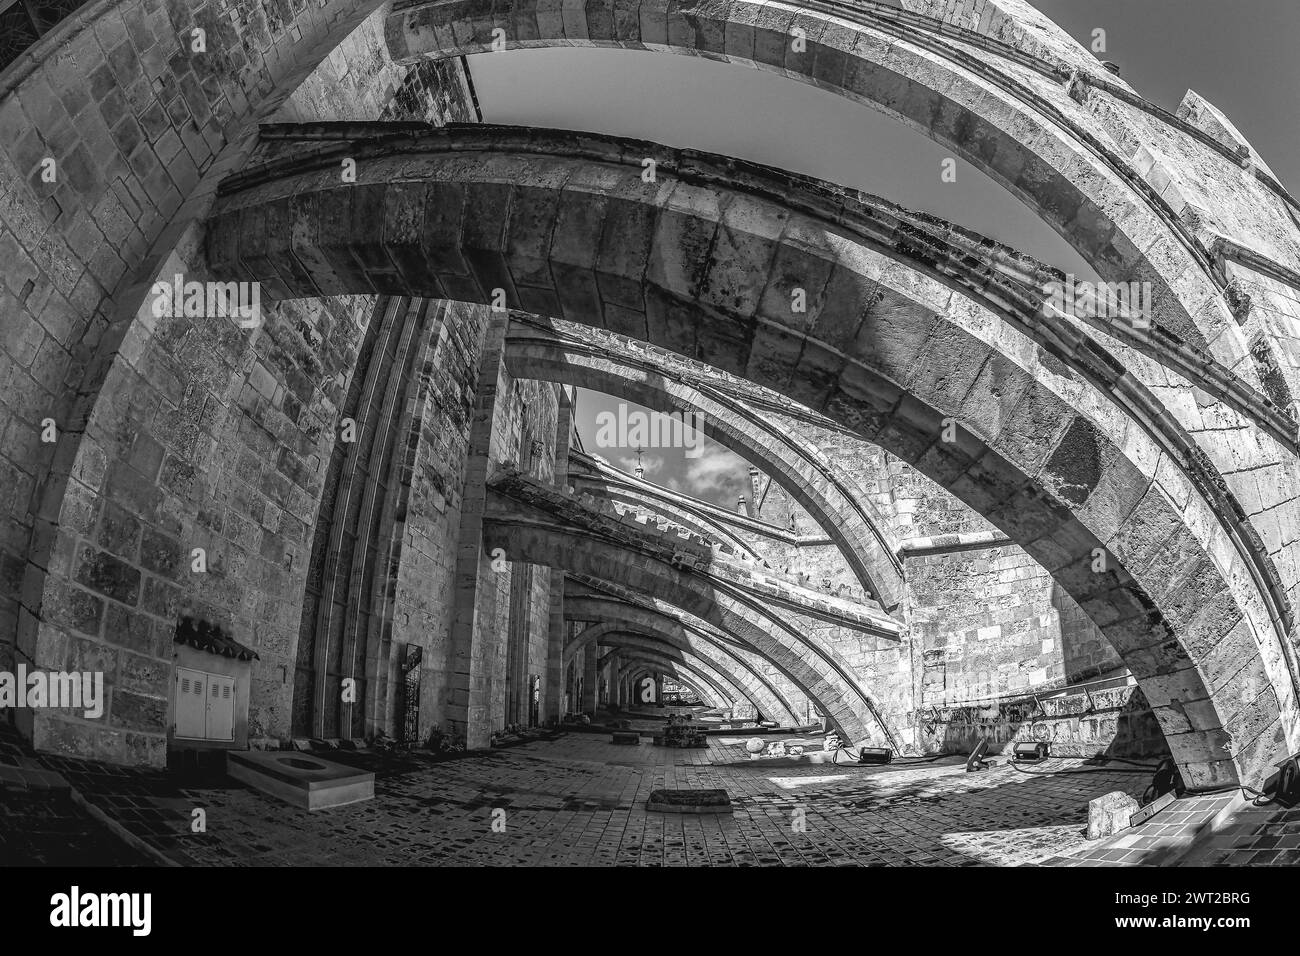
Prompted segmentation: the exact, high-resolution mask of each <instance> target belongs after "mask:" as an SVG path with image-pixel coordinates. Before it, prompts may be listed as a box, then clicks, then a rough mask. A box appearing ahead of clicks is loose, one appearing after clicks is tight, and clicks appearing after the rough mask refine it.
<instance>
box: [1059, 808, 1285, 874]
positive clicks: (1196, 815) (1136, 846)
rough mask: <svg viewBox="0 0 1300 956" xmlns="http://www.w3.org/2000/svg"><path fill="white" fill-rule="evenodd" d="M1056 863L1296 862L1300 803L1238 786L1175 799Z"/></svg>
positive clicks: (1231, 863)
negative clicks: (1284, 803)
mask: <svg viewBox="0 0 1300 956" xmlns="http://www.w3.org/2000/svg"><path fill="white" fill-rule="evenodd" d="M1043 862H1044V864H1046V865H1052V866H1297V865H1300V807H1292V808H1290V809H1288V808H1286V807H1281V806H1277V805H1274V804H1269V803H1264V804H1260V805H1256V804H1255V803H1254V802H1253V801H1252V800H1251V799H1249V798H1247V797H1245V796H1243V795H1242V794H1241V792H1240V791H1232V792H1230V793H1226V794H1217V795H1214V796H1202V797H1188V798H1184V799H1182V800H1176V801H1174V802H1173V803H1172V804H1170V806H1169V807H1167V808H1166V809H1164V810H1162V811H1160V812H1159V813H1157V814H1156V815H1155V816H1154V817H1152V818H1151V819H1150V820H1148V821H1147V822H1146V823H1144V824H1143V825H1142V826H1141V827H1140V828H1138V829H1134V830H1129V831H1125V832H1123V833H1118V834H1116V835H1115V836H1113V837H1109V838H1107V839H1105V840H1098V841H1096V842H1095V843H1088V844H1085V845H1084V846H1083V847H1080V848H1078V849H1076V850H1073V851H1067V852H1064V853H1062V854H1060V855H1058V856H1055V857H1052V858H1049V859H1047V860H1045V861H1043Z"/></svg>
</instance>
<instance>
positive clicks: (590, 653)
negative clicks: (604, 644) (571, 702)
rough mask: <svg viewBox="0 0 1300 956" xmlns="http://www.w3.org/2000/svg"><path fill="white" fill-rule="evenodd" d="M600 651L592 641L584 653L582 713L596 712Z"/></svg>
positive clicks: (584, 649)
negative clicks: (597, 666)
mask: <svg viewBox="0 0 1300 956" xmlns="http://www.w3.org/2000/svg"><path fill="white" fill-rule="evenodd" d="M599 653H600V649H599V648H598V647H597V646H596V642H595V641H592V642H591V643H590V644H588V645H587V646H586V647H585V648H583V651H582V711H583V713H595V712H596V681H598V680H599V679H600V677H599V675H598V673H597V668H596V661H597V656H598V654H599Z"/></svg>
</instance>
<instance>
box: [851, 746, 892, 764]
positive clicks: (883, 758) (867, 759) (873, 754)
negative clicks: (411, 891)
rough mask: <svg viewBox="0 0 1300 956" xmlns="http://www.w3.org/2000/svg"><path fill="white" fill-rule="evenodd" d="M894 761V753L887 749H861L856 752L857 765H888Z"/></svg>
mask: <svg viewBox="0 0 1300 956" xmlns="http://www.w3.org/2000/svg"><path fill="white" fill-rule="evenodd" d="M893 759H894V752H893V751H892V750H890V749H889V748H888V747H861V748H859V750H858V763H889V762H890V761H891V760H893Z"/></svg>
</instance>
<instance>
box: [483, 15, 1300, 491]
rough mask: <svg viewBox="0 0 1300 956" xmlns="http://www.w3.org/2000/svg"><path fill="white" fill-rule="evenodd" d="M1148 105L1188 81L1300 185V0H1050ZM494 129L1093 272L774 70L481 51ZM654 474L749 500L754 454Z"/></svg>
mask: <svg viewBox="0 0 1300 956" xmlns="http://www.w3.org/2000/svg"><path fill="white" fill-rule="evenodd" d="M1034 3H1035V6H1037V7H1038V8H1039V9H1040V10H1042V11H1043V12H1044V13H1045V14H1046V15H1047V16H1049V17H1050V18H1052V19H1053V20H1055V21H1056V22H1057V23H1058V24H1060V25H1061V26H1062V27H1063V28H1065V29H1066V31H1067V32H1069V33H1070V34H1071V35H1072V36H1074V37H1075V38H1076V39H1077V40H1079V41H1080V42H1081V43H1083V44H1084V46H1085V47H1089V46H1090V44H1091V41H1092V33H1093V30H1094V29H1095V28H1097V27H1100V28H1102V29H1104V30H1105V31H1106V41H1107V49H1106V52H1105V53H1103V54H1099V56H1100V57H1101V58H1103V59H1108V60H1112V61H1114V62H1115V63H1117V64H1118V65H1119V66H1120V68H1121V70H1122V75H1123V77H1124V79H1125V80H1127V81H1128V82H1129V83H1130V84H1131V85H1132V86H1133V87H1134V88H1135V89H1137V90H1138V91H1139V92H1140V93H1142V94H1143V95H1144V96H1146V97H1147V98H1148V99H1151V100H1153V101H1154V102H1156V103H1158V104H1160V105H1161V106H1164V107H1165V108H1166V109H1169V110H1174V109H1176V108H1177V106H1178V103H1179V101H1180V100H1181V99H1182V97H1183V94H1184V92H1185V91H1186V90H1187V88H1188V87H1191V88H1193V89H1195V90H1196V91H1197V92H1198V93H1200V94H1201V95H1202V96H1204V97H1206V98H1207V99H1208V100H1210V102H1212V103H1214V104H1215V105H1216V106H1218V107H1219V108H1220V109H1222V110H1223V111H1224V112H1225V113H1226V114H1227V115H1228V116H1229V118H1230V119H1231V120H1232V121H1233V122H1234V123H1235V124H1236V125H1237V127H1238V129H1240V130H1241V131H1242V133H1243V134H1244V135H1245V136H1246V137H1247V138H1248V139H1249V140H1250V141H1251V142H1252V144H1253V145H1254V146H1255V148H1256V149H1257V150H1258V151H1259V152H1260V153H1261V155H1262V156H1263V157H1264V159H1265V161H1266V162H1268V164H1269V165H1270V166H1271V167H1272V169H1273V171H1274V172H1275V173H1276V174H1277V175H1278V176H1279V177H1280V178H1281V179H1282V181H1283V183H1285V184H1286V185H1287V187H1288V188H1289V189H1291V190H1292V191H1293V192H1295V191H1296V190H1297V189H1298V188H1300V56H1298V55H1297V52H1296V46H1297V44H1298V43H1300V0H1034ZM469 62H470V69H471V72H472V73H473V76H474V83H475V86H476V88H477V91H478V95H479V101H480V104H481V106H482V108H483V114H484V119H485V120H486V121H488V122H492V123H519V124H525V125H532V126H555V127H561V128H567V129H585V130H592V131H595V132H606V133H611V134H618V135H625V136H637V137H640V138H643V139H654V140H657V141H659V142H662V143H666V144H669V145H674V146H691V147H694V148H697V149H705V150H710V151H712V152H717V153H723V154H727V155H732V156H740V157H744V158H746V159H751V160H755V161H757V162H762V163H767V164H770V165H772V166H777V167H781V168H784V169H790V170H794V171H798V172H802V173H806V174H809V175H813V176H818V177H820V178H822V179H826V180H830V181H832V182H838V183H842V184H844V185H848V186H853V187H856V188H858V189H864V190H866V191H868V192H872V193H876V194H878V195H881V196H885V197H887V198H889V199H892V200H894V201H895V202H899V203H902V204H903V205H905V206H908V207H911V208H913V209H920V210H924V211H927V212H931V213H934V214H936V215H939V216H943V217H944V218H947V219H949V220H952V221H954V222H957V223H960V224H962V225H965V226H967V227H968V228H971V229H974V230H976V231H978V232H981V233H984V234H985V235H988V236H991V237H993V238H995V239H998V240H1000V241H1002V242H1005V243H1007V244H1008V245H1011V246H1014V247H1016V248H1018V249H1022V250H1024V251H1026V252H1029V253H1032V254H1033V255H1035V256H1037V257H1038V258H1039V259H1042V260H1044V261H1046V262H1049V263H1051V264H1053V265H1056V266H1058V267H1059V268H1062V269H1064V270H1066V271H1067V272H1075V273H1078V274H1080V275H1090V274H1091V270H1089V269H1087V268H1086V267H1085V266H1084V264H1083V262H1082V260H1081V259H1080V258H1079V257H1078V256H1077V255H1076V254H1075V253H1074V251H1073V250H1072V249H1070V248H1069V247H1068V246H1067V245H1066V244H1065V242H1064V241H1063V240H1062V239H1061V238H1060V237H1059V236H1057V235H1056V234H1055V233H1054V232H1052V231H1051V230H1050V229H1048V228H1047V227H1046V226H1044V225H1043V224H1042V223H1041V222H1040V221H1039V220H1038V219H1037V218H1036V217H1035V216H1034V215H1033V214H1031V213H1030V212H1029V211H1028V210H1027V209H1026V208H1025V207H1024V206H1022V205H1021V204H1020V203H1019V202H1018V201H1017V200H1016V199H1014V198H1013V197H1012V196H1011V195H1010V194H1009V193H1007V192H1006V191H1005V190H1003V189H1002V188H1001V187H999V186H997V185H996V184H994V183H992V182H991V181H990V180H988V179H987V178H986V177H984V176H983V175H982V174H981V173H979V172H977V171H976V170H974V169H973V168H971V167H969V166H966V165H965V164H964V163H960V162H959V163H958V174H957V181H956V182H955V183H944V182H942V181H941V180H940V168H941V163H942V161H943V160H944V158H945V157H946V156H947V153H946V151H945V150H944V149H943V148H942V147H940V146H938V145H937V144H935V143H933V142H931V141H930V140H929V139H927V138H926V137H924V136H923V135H921V134H920V133H916V132H913V131H911V130H908V129H906V128H905V127H903V126H902V125H901V124H898V123H895V122H893V121H892V120H890V119H888V118H887V117H885V116H883V115H881V114H879V113H876V112H875V111H873V110H871V109H870V108H868V107H865V106H861V105H858V104H855V103H852V102H850V101H848V100H845V99H843V98H841V97H838V96H835V95H834V94H832V93H829V92H826V91H825V90H820V89H817V88H816V87H813V86H809V85H805V84H802V83H797V82H792V81H790V80H789V79H787V78H785V77H781V76H777V75H775V74H772V73H767V72H760V71H758V70H754V69H751V68H747V67H744V66H740V65H733V64H725V63H718V62H716V61H713V60H706V59H702V58H699V57H688V56H676V55H672V54H665V53H654V52H646V51H628V50H600V49H593V48H584V47H563V48H556V49H550V50H514V51H508V52H504V53H485V54H480V55H477V56H474V57H471V58H470V61H469ZM614 407H616V403H615V402H614V400H613V399H610V398H608V397H607V396H602V395H598V394H595V393H592V392H588V391H581V390H580V392H579V400H578V408H577V411H578V415H577V419H578V427H579V429H580V431H581V433H582V435H583V440H584V441H585V442H586V443H587V447H588V450H590V451H595V452H596V453H598V454H601V455H603V456H604V457H605V458H607V459H608V460H610V462H611V463H613V464H615V465H618V466H620V467H629V468H630V467H631V465H632V464H633V463H634V461H635V457H636V453H635V450H634V449H630V448H626V449H625V448H614V449H610V448H597V447H596V446H595V435H596V428H595V420H596V416H597V414H598V413H599V412H600V411H603V410H606V409H611V408H614ZM643 458H644V463H645V465H646V477H647V478H648V479H650V480H652V481H657V482H659V483H660V484H663V485H665V486H667V487H670V488H675V489H680V490H684V491H687V492H689V493H691V494H695V495H697V496H699V497H702V498H705V499H708V500H713V501H717V502H718V503H719V504H722V505H725V506H727V507H734V505H735V502H736V495H737V494H738V493H741V492H743V491H745V489H746V486H747V484H748V476H747V473H746V472H747V467H748V466H747V464H746V463H745V462H742V461H741V460H740V459H738V458H736V457H735V456H733V455H731V454H730V453H729V452H726V451H725V449H721V448H718V447H717V446H716V445H714V443H712V442H706V444H705V447H704V452H703V454H702V455H700V456H699V457H695V458H686V457H685V456H684V455H683V454H682V452H681V450H676V449H654V450H653V451H652V452H647V453H646V454H645V455H644V456H643Z"/></svg>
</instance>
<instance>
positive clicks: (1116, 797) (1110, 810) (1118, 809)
mask: <svg viewBox="0 0 1300 956" xmlns="http://www.w3.org/2000/svg"><path fill="white" fill-rule="evenodd" d="M1137 809H1138V802H1137V800H1135V799H1134V798H1133V797H1130V796H1129V795H1128V794H1127V793H1125V792H1124V791H1123V790H1112V791H1111V792H1110V793H1108V794H1105V795H1104V796H1100V797H1098V798H1097V799H1095V800H1089V801H1088V839H1089V840H1100V839H1101V838H1102V837H1107V836H1111V835H1112V834H1115V833H1118V832H1119V831H1121V830H1127V829H1128V821H1129V817H1131V816H1132V815H1133V814H1134V813H1136V812H1137Z"/></svg>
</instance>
